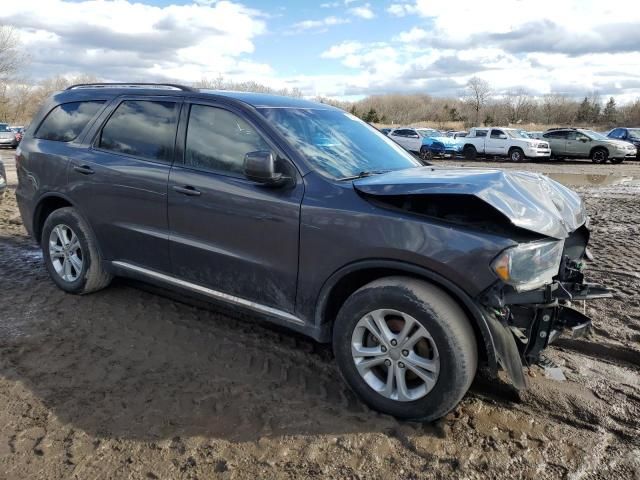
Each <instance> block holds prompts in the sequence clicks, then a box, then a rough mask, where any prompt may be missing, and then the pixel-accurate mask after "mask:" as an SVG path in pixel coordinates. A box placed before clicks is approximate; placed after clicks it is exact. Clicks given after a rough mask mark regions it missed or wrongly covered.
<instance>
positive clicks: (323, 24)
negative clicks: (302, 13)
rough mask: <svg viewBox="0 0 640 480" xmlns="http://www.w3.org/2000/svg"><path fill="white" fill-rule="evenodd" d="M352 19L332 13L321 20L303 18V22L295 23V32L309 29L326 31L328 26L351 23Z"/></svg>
mask: <svg viewBox="0 0 640 480" xmlns="http://www.w3.org/2000/svg"><path fill="white" fill-rule="evenodd" d="M350 21H351V20H349V19H348V18H340V17H336V16H334V15H331V16H329V17H325V18H322V19H320V20H303V21H301V22H298V23H294V24H293V27H292V28H293V32H294V33H300V32H304V31H308V30H316V31H318V30H319V31H325V30H326V28H327V27H331V26H333V25H342V24H344V23H349V22H350Z"/></svg>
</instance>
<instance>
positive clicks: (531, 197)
mask: <svg viewBox="0 0 640 480" xmlns="http://www.w3.org/2000/svg"><path fill="white" fill-rule="evenodd" d="M353 185H354V187H355V189H356V190H358V191H360V192H362V193H365V194H367V195H374V196H376V195H442V194H457V195H474V196H476V197H478V198H479V199H481V200H483V201H485V202H486V203H488V204H489V205H491V206H492V207H493V208H495V209H496V210H498V211H499V212H501V213H502V214H503V215H505V216H506V217H507V218H508V219H509V220H510V221H511V223H512V224H513V225H515V226H517V227H520V228H523V229H526V230H529V231H532V232H536V233H540V234H542V235H547V236H549V237H553V238H557V239H563V238H566V237H567V236H569V234H570V233H571V232H573V231H574V230H576V229H577V228H578V227H580V226H581V225H582V224H583V223H584V222H585V221H586V219H587V216H586V211H585V208H584V205H583V204H582V200H581V199H580V197H579V196H578V194H577V193H575V192H574V191H572V190H570V189H568V188H567V187H565V186H563V185H561V184H559V183H558V182H556V181H554V180H551V179H550V178H549V177H547V176H545V175H541V174H538V173H532V172H509V171H502V170H497V169H488V168H487V169H484V168H437V167H419V168H409V169H406V170H397V171H393V172H389V173H385V174H381V175H374V176H370V177H365V178H361V179H358V180H355V181H354V182H353Z"/></svg>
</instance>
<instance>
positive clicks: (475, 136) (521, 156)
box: [460, 127, 551, 162]
mask: <svg viewBox="0 0 640 480" xmlns="http://www.w3.org/2000/svg"><path fill="white" fill-rule="evenodd" d="M460 140H461V141H463V142H464V145H463V147H462V152H463V154H464V157H465V158H466V159H467V160H474V159H475V158H476V157H478V156H499V157H508V158H509V159H510V160H512V161H513V162H522V161H524V160H526V159H527V158H534V159H547V158H549V157H550V156H551V148H549V142H546V141H544V140H537V139H535V138H530V137H528V136H527V135H526V134H525V133H523V132H522V131H521V130H516V129H515V128H503V127H486V128H472V129H471V130H470V131H469V135H467V136H466V137H464V138H461V139H460Z"/></svg>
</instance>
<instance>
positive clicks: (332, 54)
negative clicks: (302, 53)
mask: <svg viewBox="0 0 640 480" xmlns="http://www.w3.org/2000/svg"><path fill="white" fill-rule="evenodd" d="M361 48H362V44H361V43H360V42H342V43H340V44H338V45H333V46H332V47H331V48H329V49H328V50H325V51H324V52H322V54H320V56H321V57H322V58H344V57H346V56H347V55H352V54H354V53H356V52H357V51H359V50H360V49H361Z"/></svg>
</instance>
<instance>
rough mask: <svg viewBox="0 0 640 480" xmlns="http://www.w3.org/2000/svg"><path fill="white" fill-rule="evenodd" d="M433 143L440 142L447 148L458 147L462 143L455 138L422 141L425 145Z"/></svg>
mask: <svg viewBox="0 0 640 480" xmlns="http://www.w3.org/2000/svg"><path fill="white" fill-rule="evenodd" d="M433 142H440V143H441V144H443V145H444V146H445V147H457V146H459V145H460V141H459V140H458V139H456V138H453V137H428V138H423V139H422V144H423V145H431V144H432V143H433Z"/></svg>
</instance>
